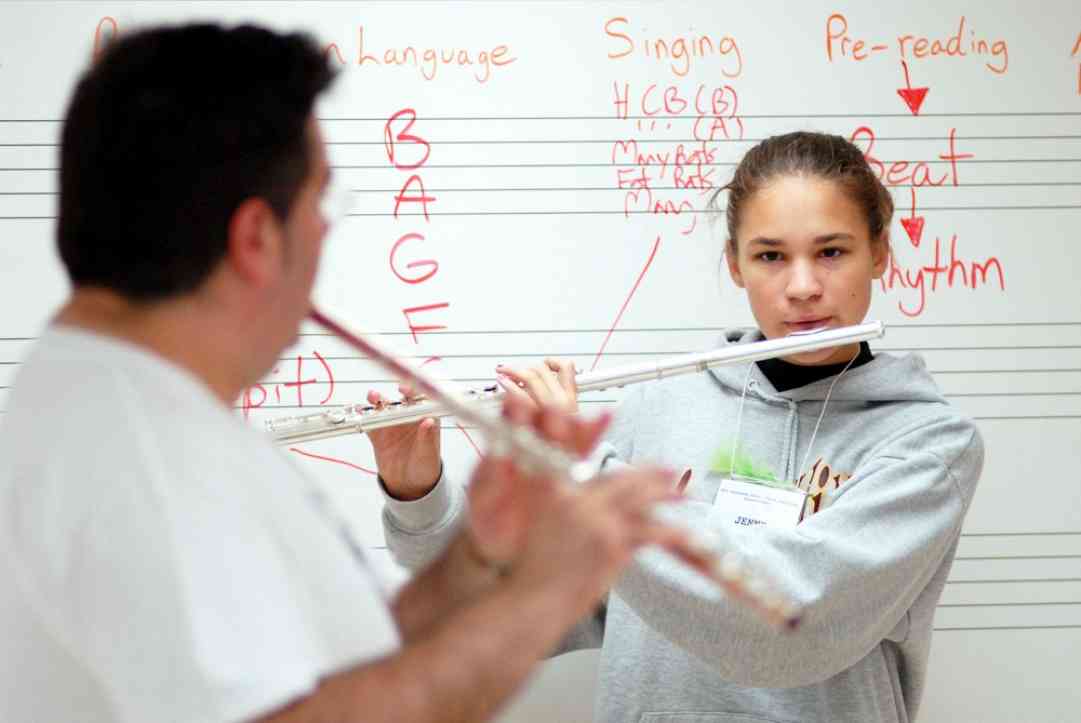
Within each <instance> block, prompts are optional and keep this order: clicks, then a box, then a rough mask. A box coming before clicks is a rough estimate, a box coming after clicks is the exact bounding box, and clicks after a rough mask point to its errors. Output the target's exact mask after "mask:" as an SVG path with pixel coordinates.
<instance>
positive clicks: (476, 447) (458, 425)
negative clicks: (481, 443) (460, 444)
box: [454, 422, 484, 457]
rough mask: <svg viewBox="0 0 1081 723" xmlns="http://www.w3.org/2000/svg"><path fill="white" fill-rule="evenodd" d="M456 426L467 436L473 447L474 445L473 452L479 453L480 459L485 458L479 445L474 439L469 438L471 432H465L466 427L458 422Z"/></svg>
mask: <svg viewBox="0 0 1081 723" xmlns="http://www.w3.org/2000/svg"><path fill="white" fill-rule="evenodd" d="M454 426H455V427H457V428H458V429H459V430H461V432H462V434H464V435H465V438H466V439H468V440H469V443H470V444H471V445H473V451H475V452H476V453H477V456H478V457H483V456H484V455H483V454H481V452H480V447H478V446H477V443H476V442H474V441H473V438H472V437H470V436H469V432H467V431H465V427H463V426H462V425H460V424H458V423H457V422H455V423H454Z"/></svg>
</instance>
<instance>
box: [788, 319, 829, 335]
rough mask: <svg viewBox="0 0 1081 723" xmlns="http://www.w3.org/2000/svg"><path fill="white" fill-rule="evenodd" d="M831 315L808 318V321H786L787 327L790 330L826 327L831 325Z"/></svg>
mask: <svg viewBox="0 0 1081 723" xmlns="http://www.w3.org/2000/svg"><path fill="white" fill-rule="evenodd" d="M829 321H830V317H828V316H825V317H822V318H819V319H808V320H806V321H786V322H785V323H784V325H785V327H786V328H787V329H788V330H789V331H790V332H792V331H810V330H811V329H824V328H826V327H827V326H829Z"/></svg>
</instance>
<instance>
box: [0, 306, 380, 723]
mask: <svg viewBox="0 0 1081 723" xmlns="http://www.w3.org/2000/svg"><path fill="white" fill-rule="evenodd" d="M399 644H400V643H399V638H398V632H397V629H396V627H395V624H394V621H393V618H392V617H391V615H390V611H389V608H388V606H387V601H386V600H385V593H384V588H383V586H382V585H381V583H380V581H379V580H377V579H376V578H375V576H374V573H373V570H372V568H371V567H370V566H369V565H368V564H367V563H366V561H365V560H364V557H363V553H362V552H361V550H360V549H359V548H358V547H357V545H356V543H355V542H354V541H353V540H352V539H351V538H350V537H349V533H348V531H347V529H346V528H345V527H344V526H343V525H342V524H340V523H339V522H338V521H337V520H336V518H335V517H334V515H333V514H332V512H331V511H330V509H329V508H328V507H327V506H326V505H325V504H324V503H323V502H322V500H321V498H320V497H319V495H318V494H317V492H315V490H314V488H313V486H312V485H311V484H310V483H308V482H307V481H306V480H305V479H304V477H303V476H302V475H301V474H300V473H299V472H298V471H297V470H296V469H295V468H294V467H293V466H292V465H291V464H290V463H289V462H288V461H287V459H286V458H285V456H284V455H283V454H281V453H280V452H279V451H278V450H277V449H276V448H275V447H274V446H273V445H272V444H271V443H270V442H269V441H268V440H267V439H265V438H264V437H263V436H262V435H261V434H259V433H258V432H257V431H255V430H252V429H250V428H248V427H247V426H246V425H244V424H243V423H242V422H241V421H240V420H239V419H238V418H237V417H236V416H235V415H234V414H232V413H231V412H230V411H229V410H228V409H226V408H225V407H224V406H223V405H222V404H221V402H220V401H218V400H217V399H216V398H215V397H213V396H212V395H211V393H210V391H209V389H208V388H207V387H206V386H205V385H204V384H202V383H201V382H200V381H199V380H198V379H197V378H196V377H194V376H193V375H191V374H190V373H188V372H187V371H185V370H183V369H181V368H179V367H177V366H175V365H172V364H170V363H168V362H166V361H164V360H163V359H161V358H159V357H157V356H156V355H153V354H151V353H150V352H148V351H145V350H143V349H141V348H139V347H136V346H134V345H130V344H126V343H123V342H120V341H117V340H112V339H108V338H104V337H101V336H98V335H94V334H90V333H86V332H83V331H78V330H75V329H72V328H66V327H59V326H58V327H53V328H50V329H49V330H48V331H47V332H46V333H45V335H44V336H43V337H42V338H41V340H40V341H39V343H38V345H37V347H36V349H35V350H34V351H33V352H32V353H31V354H30V356H29V358H28V359H26V361H25V363H24V365H23V367H22V369H21V373H20V374H19V376H18V378H17V381H16V385H15V390H14V392H13V394H12V395H11V397H10V403H9V405H8V412H7V414H5V415H4V418H3V421H2V424H0V720H2V721H4V723H22V722H23V721H34V722H35V723H37V722H46V721H57V722H61V721H62V722H63V723H73V722H75V721H78V722H79V723H99V722H103V721H132V722H134V721H139V723H148V722H149V721H155V722H164V721H177V722H178V723H188V722H191V723H195V722H196V721H199V722H202V721H240V720H245V719H248V718H252V717H256V716H259V715H261V714H265V713H268V712H270V711H272V710H274V709H275V708H278V707H280V706H282V705H284V704H286V703H288V702H289V701H291V700H294V699H296V698H298V697H300V696H303V695H304V694H305V693H307V692H309V691H311V690H312V689H313V688H314V686H315V685H316V684H317V683H318V681H319V679H320V678H321V677H324V676H326V675H328V674H330V673H333V672H336V671H340V670H342V669H344V668H348V667H350V666H353V665H356V664H360V663H364V662H368V661H372V660H374V659H377V658H380V657H383V656H386V655H387V654H389V653H391V652H393V651H394V650H396V649H397V648H398V646H399Z"/></svg>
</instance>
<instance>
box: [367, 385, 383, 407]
mask: <svg viewBox="0 0 1081 723" xmlns="http://www.w3.org/2000/svg"><path fill="white" fill-rule="evenodd" d="M385 402H386V400H385V399H383V395H382V394H380V393H379V392H377V391H375V390H374V389H369V390H368V404H371V405H372V406H373V407H375V408H376V409H379V408H381V407H382V406H383V404H384V403H385Z"/></svg>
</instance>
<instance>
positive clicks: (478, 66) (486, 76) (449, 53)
mask: <svg viewBox="0 0 1081 723" xmlns="http://www.w3.org/2000/svg"><path fill="white" fill-rule="evenodd" d="M324 52H325V53H326V55H327V57H328V58H329V59H330V60H332V61H335V60H336V61H338V62H339V63H341V64H342V65H357V66H360V67H412V68H415V69H416V70H417V71H418V72H419V73H420V75H421V76H422V77H423V78H424V79H425V80H435V78H436V76H437V75H438V73H439V69H440V68H441V67H444V66H446V67H449V68H452V69H455V70H468V71H470V72H471V73H472V75H473V79H474V80H476V81H477V82H478V83H487V82H488V81H489V80H490V79H491V77H492V73H493V72H494V69H495V68H502V67H503V66H506V65H510V64H511V63H513V62H514V61H515V60H517V58H515V57H513V56H511V55H510V48H509V47H508V46H506V45H496V46H494V47H492V48H491V49H488V48H483V49H480V50H477V49H471V48H464V47H455V46H446V47H438V48H434V47H430V48H416V47H414V46H412V45H404V46H402V47H400V48H399V47H388V48H385V49H384V50H383V51H382V53H380V52H379V50H376V51H375V54H374V55H373V54H370V53H367V52H366V51H365V47H364V26H363V25H361V26H360V27H359V28H358V29H357V52H356V55H355V56H351V55H350V54H347V53H343V52H342V49H341V46H340V45H339V44H338V43H330V44H328V45H327V46H326V48H325V49H324Z"/></svg>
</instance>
